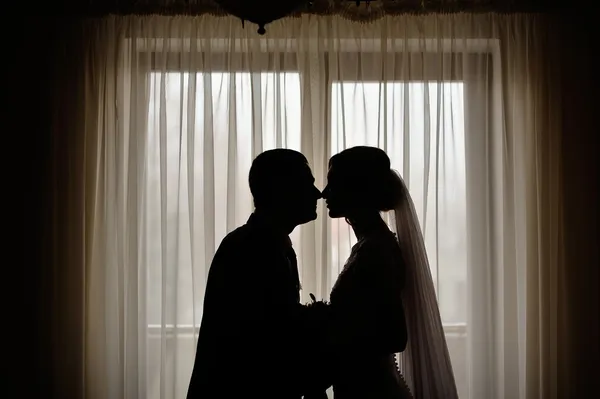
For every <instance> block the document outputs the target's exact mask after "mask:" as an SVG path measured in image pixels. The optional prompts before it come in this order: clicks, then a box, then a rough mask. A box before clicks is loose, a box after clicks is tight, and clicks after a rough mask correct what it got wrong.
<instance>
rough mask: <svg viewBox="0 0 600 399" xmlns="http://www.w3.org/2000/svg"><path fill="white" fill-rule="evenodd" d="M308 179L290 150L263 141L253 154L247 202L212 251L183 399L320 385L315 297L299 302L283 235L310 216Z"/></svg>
mask: <svg viewBox="0 0 600 399" xmlns="http://www.w3.org/2000/svg"><path fill="white" fill-rule="evenodd" d="M314 181H315V179H314V177H313V175H312V172H311V170H310V167H309V166H308V162H307V160H306V158H305V157H304V155H302V154H301V153H299V152H296V151H292V150H286V149H277V150H270V151H266V152H264V153H262V154H260V155H259V156H258V157H256V159H255V160H254V161H253V163H252V167H251V168H250V174H249V183H250V191H251V192H252V196H253V198H254V206H255V211H254V212H253V214H252V215H251V216H250V218H249V219H248V222H247V223H246V224H245V225H243V226H242V227H239V228H238V229H236V230H234V231H233V232H231V233H230V234H228V235H227V236H226V237H225V239H224V240H223V241H222V242H221V245H220V246H219V248H218V250H217V252H216V254H215V256H214V258H213V261H212V264H211V267H210V271H209V274H208V281H207V285H206V294H205V297H204V313H203V318H202V324H201V326H200V335H199V337H198V347H197V350H196V360H195V363H194V370H193V373H192V378H191V381H190V386H189V389H188V394H187V397H188V399H194V398H201V399H211V398H231V399H234V398H235V399H241V398H249V397H257V398H277V399H288V398H289V399H298V398H300V397H302V396H304V395H308V396H317V397H318V395H319V394H321V393H322V392H324V390H325V389H326V388H327V387H328V386H329V383H327V382H324V380H325V378H324V377H323V376H324V375H325V374H326V373H325V372H324V371H323V370H324V369H320V368H321V367H322V366H321V365H323V364H325V363H326V362H325V361H323V359H322V358H320V357H321V353H322V352H319V349H318V347H319V342H317V340H318V338H317V337H315V334H314V333H313V332H314V331H317V330H318V326H315V323H317V320H320V319H319V318H320V317H321V318H322V316H319V315H316V314H315V313H318V311H319V307H318V306H317V307H306V306H303V305H301V304H300V295H299V291H300V280H299V276H298V268H297V262H296V254H295V252H294V249H293V248H292V243H291V241H290V238H289V234H290V233H291V232H292V231H293V230H294V228H295V227H297V226H298V225H301V224H304V223H307V222H310V221H312V220H315V219H316V217H317V213H316V207H317V201H318V199H319V198H321V192H320V191H319V190H318V189H317V188H316V187H315V185H314ZM323 367H325V366H323ZM315 393H316V395H315Z"/></svg>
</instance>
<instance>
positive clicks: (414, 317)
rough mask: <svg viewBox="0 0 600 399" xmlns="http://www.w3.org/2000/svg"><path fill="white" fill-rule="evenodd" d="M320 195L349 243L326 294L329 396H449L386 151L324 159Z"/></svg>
mask: <svg viewBox="0 0 600 399" xmlns="http://www.w3.org/2000/svg"><path fill="white" fill-rule="evenodd" d="M323 198H324V199H325V200H326V203H327V208H328V209H329V216H330V217H332V218H345V219H346V221H347V222H348V223H349V224H350V226H351V227H352V229H353V230H354V233H355V235H356V238H357V241H358V242H357V244H356V245H355V246H354V247H353V248H352V252H351V254H350V257H349V259H348V261H347V262H346V265H345V266H344V269H343V271H342V273H341V274H340V276H339V277H338V279H337V281H336V283H335V285H334V287H333V290H332V292H331V295H330V299H331V304H330V308H331V309H330V310H331V313H330V314H331V316H330V319H329V330H330V331H329V334H328V336H329V337H330V339H331V342H330V343H329V344H328V345H329V346H330V347H331V348H332V350H333V353H334V354H335V355H334V356H333V358H334V359H335V360H334V362H333V364H334V365H333V367H332V382H333V390H334V396H335V399H405V398H411V397H413V396H412V395H414V397H415V398H418V399H453V398H457V397H458V395H457V391H456V385H455V381H454V376H453V373H452V366H451V364H450V358H449V354H448V348H447V345H446V340H445V337H444V331H443V329H442V323H441V319H440V313H439V308H438V304H437V299H436V294H435V290H434V287H433V281H432V278H431V274H430V269H429V262H428V259H427V253H426V251H425V245H424V240H423V235H422V233H421V229H420V227H419V221H418V218H417V215H416V212H415V208H414V205H413V203H412V199H411V197H410V194H409V192H408V189H407V187H406V186H405V184H404V182H403V181H402V178H401V177H400V176H399V175H398V174H397V173H396V172H395V171H393V170H392V169H391V168H390V159H389V157H388V156H387V154H386V153H385V152H384V151H382V150H381V149H378V148H374V147H353V148H350V149H347V150H345V151H342V152H341V153H339V154H337V155H335V156H333V157H332V158H331V159H330V161H329V172H328V176H327V187H326V188H325V189H324V191H323ZM387 211H393V212H394V218H395V229H396V233H397V236H396V235H395V234H394V233H393V232H392V231H391V230H390V229H389V228H388V226H387V224H386V223H385V221H384V220H383V219H382V218H381V213H382V212H387ZM397 353H400V354H399V356H398V360H399V363H398V364H397V363H396V358H395V354H397ZM411 391H412V394H411Z"/></svg>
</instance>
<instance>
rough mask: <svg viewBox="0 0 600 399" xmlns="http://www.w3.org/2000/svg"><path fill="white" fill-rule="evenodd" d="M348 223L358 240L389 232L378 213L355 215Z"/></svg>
mask: <svg viewBox="0 0 600 399" xmlns="http://www.w3.org/2000/svg"><path fill="white" fill-rule="evenodd" d="M348 222H349V223H350V226H352V230H354V234H355V235H356V239H358V240H362V239H363V238H365V237H368V236H370V235H373V234H377V233H381V232H383V231H388V230H389V229H388V226H387V224H385V222H384V221H383V219H382V218H381V216H380V215H379V213H378V212H374V213H368V214H361V215H355V216H352V217H350V218H348Z"/></svg>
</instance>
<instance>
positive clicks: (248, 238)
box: [219, 224, 261, 251]
mask: <svg viewBox="0 0 600 399" xmlns="http://www.w3.org/2000/svg"><path fill="white" fill-rule="evenodd" d="M255 230H256V229H254V228H253V227H252V225H250V224H244V225H242V226H240V227H238V228H236V229H235V230H233V231H232V232H230V233H229V234H227V235H226V236H225V238H224V239H223V241H222V242H221V245H220V246H219V249H220V250H227V251H241V250H244V249H254V248H256V246H257V245H259V244H260V241H261V235H260V234H257V231H255Z"/></svg>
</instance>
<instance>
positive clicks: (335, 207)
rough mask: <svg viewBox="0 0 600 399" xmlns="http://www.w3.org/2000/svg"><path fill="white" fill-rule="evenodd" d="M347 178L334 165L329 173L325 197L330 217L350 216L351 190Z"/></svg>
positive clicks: (324, 192)
mask: <svg viewBox="0 0 600 399" xmlns="http://www.w3.org/2000/svg"><path fill="white" fill-rule="evenodd" d="M348 186H349V184H348V182H347V179H346V178H345V177H344V174H343V172H342V171H341V170H339V169H338V168H336V167H335V165H332V166H330V167H329V172H328V173H327V186H326V187H325V189H324V190H323V198H324V199H325V204H326V206H327V209H328V210H329V217H332V218H342V217H347V216H348V211H349V210H350V208H351V206H350V204H349V199H350V198H351V196H350V191H351V190H349V187H348Z"/></svg>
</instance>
